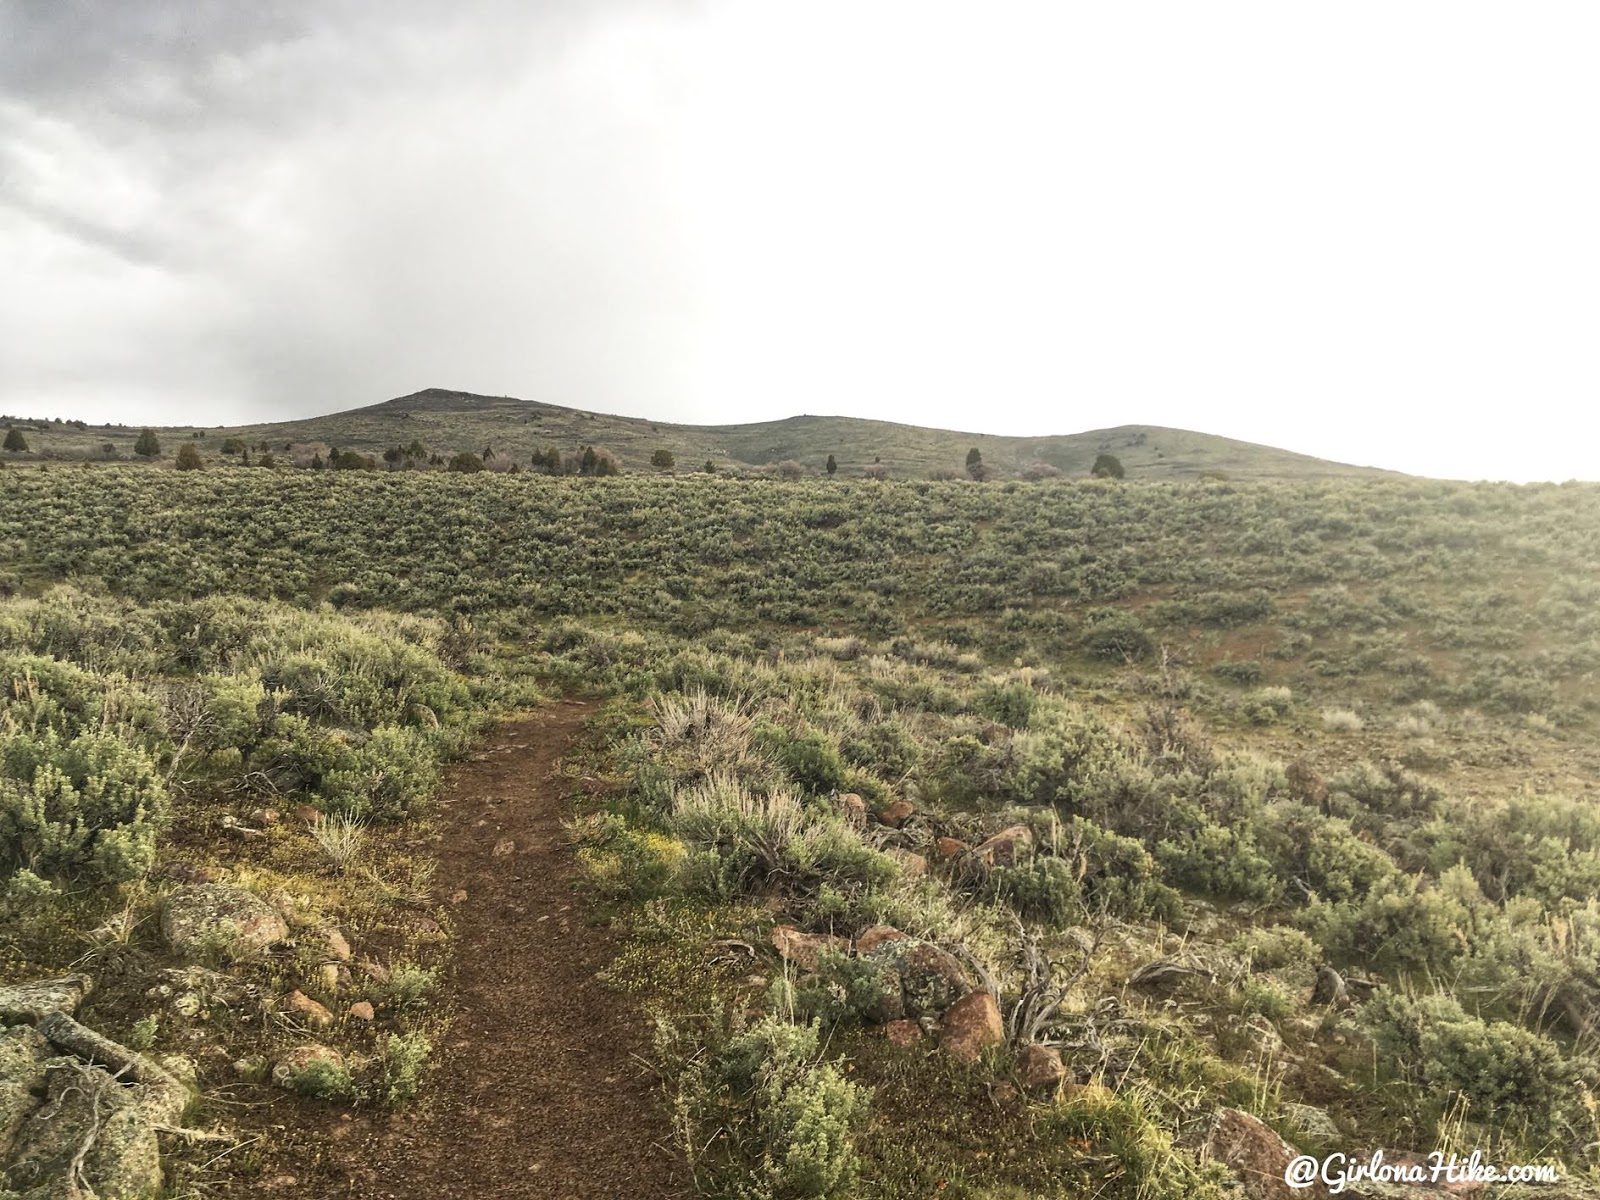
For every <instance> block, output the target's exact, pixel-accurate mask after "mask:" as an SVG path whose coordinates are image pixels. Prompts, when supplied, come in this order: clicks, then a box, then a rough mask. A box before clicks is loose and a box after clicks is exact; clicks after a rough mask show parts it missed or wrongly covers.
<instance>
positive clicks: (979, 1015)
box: [939, 991, 1006, 1063]
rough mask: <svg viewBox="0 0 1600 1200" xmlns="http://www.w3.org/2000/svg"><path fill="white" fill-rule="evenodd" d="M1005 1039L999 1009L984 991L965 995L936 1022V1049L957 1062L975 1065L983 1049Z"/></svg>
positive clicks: (992, 998) (992, 997)
mask: <svg viewBox="0 0 1600 1200" xmlns="http://www.w3.org/2000/svg"><path fill="white" fill-rule="evenodd" d="M1005 1040H1006V1034H1005V1028H1004V1027H1003V1026H1002V1025H1001V1023H1000V1006H999V1005H998V1004H996V1003H995V999H994V996H992V995H991V994H990V993H988V992H984V991H977V992H968V993H967V994H966V995H965V996H963V997H961V999H959V1000H957V1001H956V1002H955V1003H954V1004H952V1005H951V1006H950V1007H949V1008H948V1009H946V1010H945V1014H944V1017H943V1018H942V1019H941V1020H940V1022H939V1048H940V1049H941V1050H943V1051H944V1052H945V1053H946V1054H948V1055H950V1057H952V1058H955V1059H958V1060H959V1061H961V1062H965V1063H974V1062H977V1061H978V1059H979V1058H980V1057H981V1056H982V1054H983V1052H984V1051H985V1050H988V1049H989V1048H990V1047H993V1046H998V1045H1001V1044H1002V1043H1004V1041H1005Z"/></svg>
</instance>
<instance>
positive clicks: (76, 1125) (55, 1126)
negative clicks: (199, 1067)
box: [0, 975, 189, 1200]
mask: <svg viewBox="0 0 1600 1200" xmlns="http://www.w3.org/2000/svg"><path fill="white" fill-rule="evenodd" d="M89 988H90V983H89V981H88V980H87V979H86V978H85V977H83V976H80V975H69V976H63V977H62V978H59V979H46V980H40V981H38V982H35V983H26V984H19V985H14V986H11V987H4V988H0V1192H7V1193H8V1194H10V1193H16V1194H20V1195H21V1196H23V1197H25V1198H26V1200H55V1198H56V1197H68V1196H79V1195H93V1196H97V1197H101V1198H102V1200H113V1198H132V1197H143V1196H152V1195H154V1194H155V1193H156V1192H157V1191H158V1190H159V1188H160V1186H161V1156H160V1149H159V1147H158V1145H157V1143H156V1134H157V1131H158V1130H160V1129H164V1128H169V1127H172V1126H175V1125H176V1124H177V1122H178V1121H179V1119H180V1117H181V1115H182V1112H183V1109H184V1107H185V1105H186V1104H187V1102H188V1099H189V1093H188V1089H187V1088H186V1087H185V1086H184V1085H183V1083H181V1082H180V1081H179V1080H178V1079H177V1078H176V1077H175V1076H173V1075H172V1073H171V1072H169V1071H168V1070H167V1069H166V1068H165V1067H163V1066H161V1065H159V1064H157V1063H155V1062H153V1061H152V1060H150V1059H148V1058H146V1057H144V1056H143V1055H141V1054H136V1053H135V1052H133V1051H131V1050H129V1049H128V1048H127V1047H125V1046H122V1045H119V1044H118V1043H116V1042H113V1041H111V1040H110V1039H109V1038H105V1037H102V1036H101V1035H99V1034H98V1033H95V1032H94V1031H93V1030H91V1029H88V1028H86V1027H85V1026H83V1025H81V1024H79V1023H78V1022H77V1021H76V1020H75V1019H74V1018H73V1015H72V1014H74V1013H75V1012H77V1010H78V1006H79V1004H80V1003H81V1002H82V1001H83V999H84V997H85V996H86V995H87V994H88V992H89Z"/></svg>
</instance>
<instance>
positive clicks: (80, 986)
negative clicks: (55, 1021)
mask: <svg viewBox="0 0 1600 1200" xmlns="http://www.w3.org/2000/svg"><path fill="white" fill-rule="evenodd" d="M93 987H94V981H93V980H91V979H90V978H89V977H88V976H87V975H61V976H58V977H57V978H55V979H36V980H33V981H31V982H29V983H13V984H9V985H8V986H6V987H0V1025H21V1024H28V1025H31V1024H33V1023H34V1022H35V1021H37V1020H38V1019H39V1018H40V1017H42V1016H44V1015H45V1013H49V1012H63V1013H66V1014H67V1015H68V1016H71V1015H72V1014H73V1013H75V1012H77V1011H78V1005H80V1004H82V1003H83V998H84V997H85V996H87V995H88V994H89V992H90V990H91V989H92V988H93Z"/></svg>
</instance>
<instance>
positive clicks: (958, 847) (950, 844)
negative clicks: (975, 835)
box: [933, 837, 971, 862]
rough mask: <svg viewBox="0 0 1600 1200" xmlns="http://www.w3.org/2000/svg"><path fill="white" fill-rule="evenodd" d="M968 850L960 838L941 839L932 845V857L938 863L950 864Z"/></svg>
mask: <svg viewBox="0 0 1600 1200" xmlns="http://www.w3.org/2000/svg"><path fill="white" fill-rule="evenodd" d="M970 849H971V847H970V846H968V845H967V844H966V843H965V842H963V841H962V840H961V839H960V838H953V837H942V838H939V839H938V840H937V841H935V842H934V843H933V856H934V857H935V858H937V859H938V860H939V861H940V862H950V861H952V860H953V859H957V858H960V857H961V856H962V855H963V854H965V853H966V852H967V851H968V850H970Z"/></svg>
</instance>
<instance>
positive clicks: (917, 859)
mask: <svg viewBox="0 0 1600 1200" xmlns="http://www.w3.org/2000/svg"><path fill="white" fill-rule="evenodd" d="M884 853H885V854H887V855H888V856H889V857H890V858H892V859H894V861H895V862H897V863H899V864H900V869H901V870H902V871H904V872H905V873H906V874H907V875H910V876H912V877H913V878H915V877H916V876H918V875H926V874H927V873H928V860H927V859H925V858H923V857H922V855H920V854H915V853H913V852H912V851H910V850H902V849H900V848H899V847H894V848H892V849H889V850H886V851H884Z"/></svg>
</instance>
